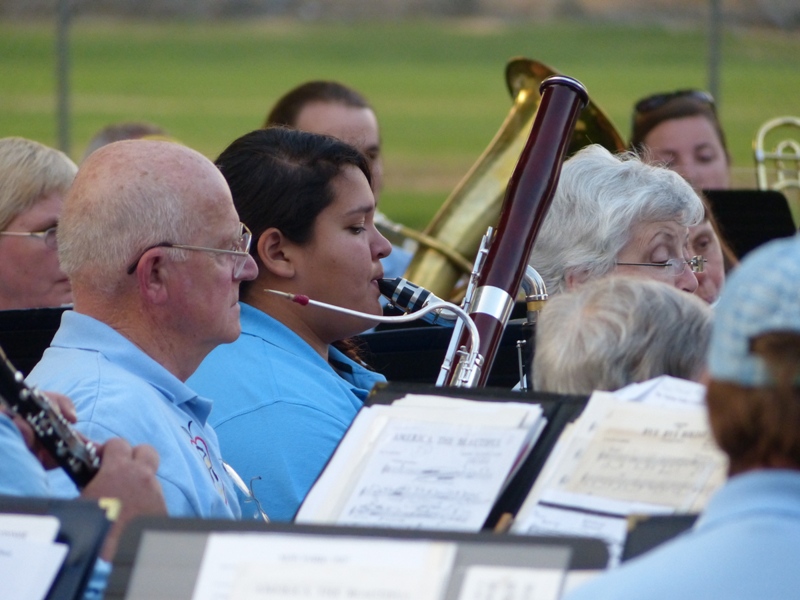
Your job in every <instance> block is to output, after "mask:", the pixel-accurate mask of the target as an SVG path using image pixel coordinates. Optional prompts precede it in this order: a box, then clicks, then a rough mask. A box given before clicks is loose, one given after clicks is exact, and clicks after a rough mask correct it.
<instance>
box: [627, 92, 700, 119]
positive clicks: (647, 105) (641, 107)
mask: <svg viewBox="0 0 800 600" xmlns="http://www.w3.org/2000/svg"><path fill="white" fill-rule="evenodd" d="M677 98H691V99H692V100H697V101H698V102H702V103H704V104H708V105H709V106H710V107H711V108H712V109H713V108H714V97H713V96H712V95H711V94H709V93H708V92H704V91H702V90H677V91H675V92H669V93H665V94H653V95H652V96H648V97H647V98H642V99H641V100H639V101H638V102H637V103H636V105H635V107H634V110H635V111H636V113H638V114H643V113H647V112H651V111H654V110H656V109H657V108H661V107H662V106H664V105H665V104H667V103H668V102H671V101H672V100H675V99H677Z"/></svg>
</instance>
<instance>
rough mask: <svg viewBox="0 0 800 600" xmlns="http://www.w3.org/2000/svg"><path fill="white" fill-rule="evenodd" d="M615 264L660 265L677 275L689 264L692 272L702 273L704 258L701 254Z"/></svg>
mask: <svg viewBox="0 0 800 600" xmlns="http://www.w3.org/2000/svg"><path fill="white" fill-rule="evenodd" d="M616 264H618V265H623V266H629V267H661V268H662V269H666V270H667V273H669V274H670V275H674V276H675V277H678V276H679V275H680V274H681V273H683V270H684V269H685V268H686V265H689V268H690V269H691V270H692V273H702V272H703V269H704V268H705V264H706V259H705V258H703V257H702V256H693V257H692V258H690V259H689V260H686V259H682V258H670V259H669V260H668V261H666V262H663V263H631V262H618V263H616Z"/></svg>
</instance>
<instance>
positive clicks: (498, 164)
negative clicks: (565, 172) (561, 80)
mask: <svg viewBox="0 0 800 600" xmlns="http://www.w3.org/2000/svg"><path fill="white" fill-rule="evenodd" d="M552 75H556V72H555V71H554V70H553V69H551V68H550V67H548V66H546V65H544V64H542V63H540V62H537V61H535V60H530V59H526V58H515V59H512V60H510V61H509V62H508V64H507V65H506V83H507V85H508V90H509V92H510V94H511V96H512V98H513V101H514V102H513V105H512V107H511V111H510V112H509V114H508V116H507V117H506V119H505V121H504V122H503V124H502V126H501V127H500V129H499V131H498V132H497V133H496V134H495V136H494V139H493V140H492V141H491V143H490V144H489V146H488V147H487V148H486V149H485V150H484V151H483V154H481V156H480V157H479V158H478V160H477V162H476V163H475V164H474V165H473V166H472V168H471V169H470V170H469V171H468V172H467V174H466V175H465V176H464V178H463V179H462V180H461V182H460V183H459V184H458V185H457V186H456V188H455V189H454V190H453V192H452V193H451V194H450V196H449V197H448V198H447V199H446V200H445V202H444V204H443V205H442V207H441V208H440V209H439V211H438V212H437V213H436V215H435V216H434V218H433V220H432V221H431V222H430V224H429V225H428V227H427V228H426V229H425V230H424V231H423V232H422V233H421V234H418V235H411V236H410V237H413V238H414V239H415V240H416V241H417V242H418V243H419V248H418V250H417V251H416V253H415V254H414V257H413V259H412V261H411V264H410V265H409V267H408V269H407V270H406V273H405V278H406V279H408V280H410V281H413V282H414V283H415V284H417V285H419V286H421V287H423V288H425V289H428V290H430V291H431V292H433V293H434V294H435V295H437V296H439V297H441V298H452V297H453V295H454V289H455V287H456V284H457V282H458V281H459V279H460V278H461V277H462V275H464V274H465V273H469V270H470V268H471V265H472V263H473V260H474V258H475V255H476V253H477V251H478V248H479V247H480V244H481V239H482V237H483V235H484V233H485V232H486V229H487V227H490V226H495V225H496V224H497V220H498V218H499V216H500V210H501V207H502V203H503V198H504V195H505V191H506V187H507V185H508V181H509V179H510V178H511V175H512V173H513V172H514V168H515V166H516V164H517V161H518V159H519V157H520V153H521V152H522V150H523V148H524V146H525V142H526V140H527V138H528V133H529V132H530V130H531V127H532V125H533V121H534V118H535V116H536V113H537V111H538V109H539V104H540V102H541V94H540V93H539V86H540V85H541V83H542V82H543V81H544V80H545V79H547V78H548V77H550V76H552ZM588 144H601V145H603V146H605V147H606V148H608V149H609V150H611V151H612V152H620V151H622V150H624V149H625V142H624V140H623V139H622V137H621V136H620V135H619V133H618V132H617V131H616V129H615V128H614V126H613V125H612V124H611V121H610V120H609V119H608V117H606V116H605V114H604V113H603V112H602V111H601V110H600V109H599V108H598V107H597V106H596V105H594V104H592V103H591V102H589V104H588V106H587V107H586V108H585V109H584V110H583V112H582V114H581V115H580V117H579V119H578V121H577V123H576V125H575V127H574V130H573V135H572V138H571V140H570V143H569V147H568V150H567V156H569V155H572V154H574V153H575V152H577V151H578V150H580V149H581V148H582V147H584V146H586V145H588ZM465 266H466V268H465Z"/></svg>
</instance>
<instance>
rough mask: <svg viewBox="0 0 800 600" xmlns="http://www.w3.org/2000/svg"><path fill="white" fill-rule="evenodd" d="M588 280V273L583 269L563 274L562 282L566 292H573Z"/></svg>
mask: <svg viewBox="0 0 800 600" xmlns="http://www.w3.org/2000/svg"><path fill="white" fill-rule="evenodd" d="M588 279H589V272H588V271H586V270H585V269H580V270H578V269H574V270H570V271H567V272H566V273H564V282H565V283H566V284H567V289H568V290H574V289H575V288H576V287H578V286H580V285H581V284H582V283H586V281H587V280H588Z"/></svg>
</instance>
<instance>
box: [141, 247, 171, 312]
mask: <svg viewBox="0 0 800 600" xmlns="http://www.w3.org/2000/svg"><path fill="white" fill-rule="evenodd" d="M165 254H166V251H165V250H164V249H162V248H152V249H151V250H150V251H148V252H145V253H144V255H143V256H142V258H141V259H140V260H139V264H138V265H137V267H136V271H134V275H135V276H136V281H137V283H138V285H139V292H140V293H141V294H142V296H143V297H144V298H146V299H147V300H148V301H149V302H150V303H152V304H163V303H164V302H165V301H166V300H167V299H168V298H169V290H168V289H167V283H168V282H169V276H170V271H169V268H168V265H169V264H170V263H169V261H168V260H166V259H165Z"/></svg>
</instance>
